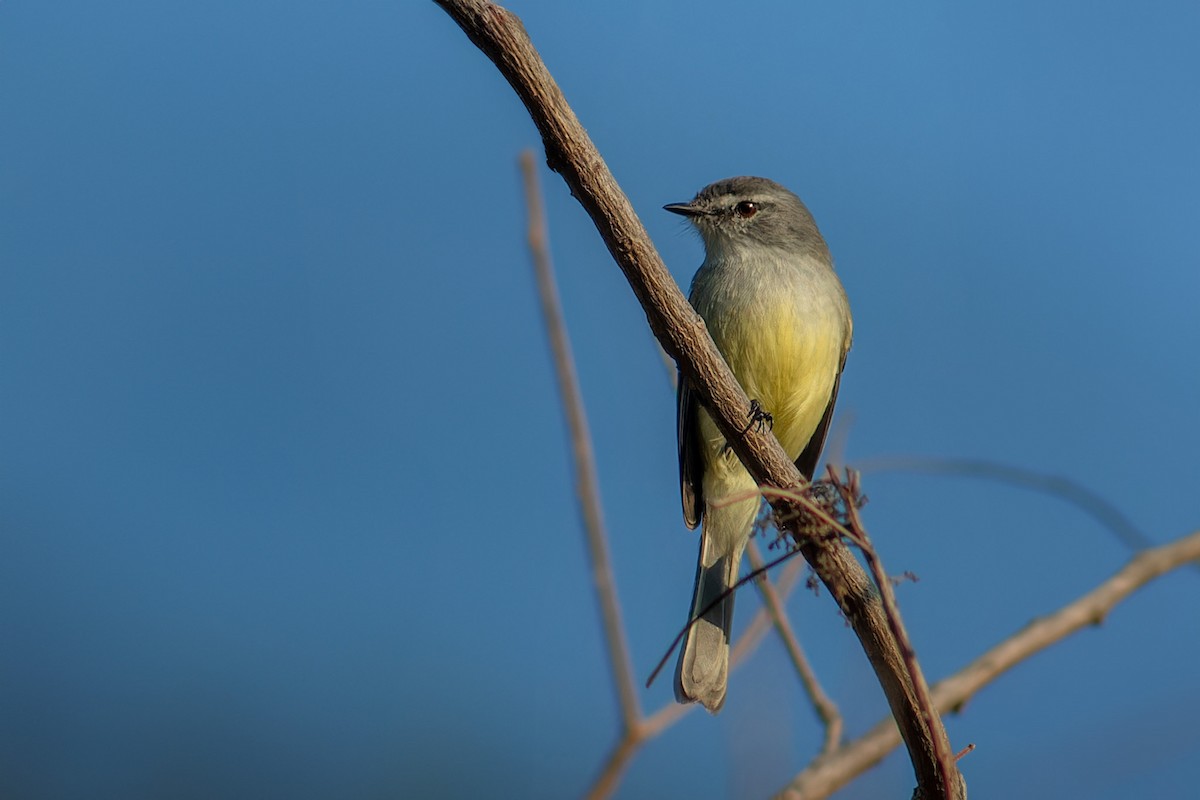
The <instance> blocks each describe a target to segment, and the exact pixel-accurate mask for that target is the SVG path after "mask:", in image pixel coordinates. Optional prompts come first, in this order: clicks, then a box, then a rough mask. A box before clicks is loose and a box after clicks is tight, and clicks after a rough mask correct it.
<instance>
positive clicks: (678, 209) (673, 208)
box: [663, 203, 708, 217]
mask: <svg viewBox="0 0 1200 800" xmlns="http://www.w3.org/2000/svg"><path fill="white" fill-rule="evenodd" d="M663 209H665V210H666V211H670V212H671V213H672V214H679V215H681V216H684V217H702V216H704V215H705V214H707V213H708V212H707V211H705V210H704V209H702V208H697V207H696V206H694V205H693V204H691V203H667V204H666V205H665V206H663Z"/></svg>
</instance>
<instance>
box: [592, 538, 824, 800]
mask: <svg viewBox="0 0 1200 800" xmlns="http://www.w3.org/2000/svg"><path fill="white" fill-rule="evenodd" d="M803 568H804V563H803V562H802V561H800V559H792V560H791V561H788V562H787V563H786V565H785V566H784V568H783V570H782V571H781V572H780V574H779V580H778V581H777V582H776V584H775V586H776V590H777V591H778V593H779V596H780V597H782V598H785V599H786V598H787V596H788V595H789V594H791V592H792V590H793V589H794V588H795V587H796V583H797V578H798V577H799V576H800V573H801V571H802V570H803ZM770 628H771V615H770V614H769V613H768V612H767V609H766V608H765V607H764V608H760V609H759V610H758V612H757V613H756V614H755V615H754V618H753V619H752V620H751V621H750V624H749V625H747V626H746V629H745V631H743V632H742V634H741V635H740V636H739V637H738V638H737V640H736V641H735V642H734V643H733V648H732V650H731V652H730V655H729V671H730V672H731V673H732V672H734V671H735V670H737V669H738V668H739V667H741V666H742V664H744V663H745V661H746V659H747V658H749V657H750V654H751V653H753V652H754V650H755V648H757V647H758V645H759V644H761V643H762V640H763V637H764V636H765V635H766V633H767V631H768V630H770ZM696 708H697V706H696V705H694V704H691V705H681V704H679V703H674V702H672V703H667V704H666V705H664V706H663V707H662V708H660V709H658V710H657V711H655V712H654V713H652V714H650V715H649V716H647V717H645V718H644V719H643V720H642V722H641V724H639V725H638V726H637V727H636V728H634V729H632V730H626V731H625V733H624V734H623V735H622V736H621V738H620V740H619V741H618V742H617V743H616V744H615V745H614V746H613V749H612V751H611V752H610V753H609V755H608V757H607V758H606V759H605V760H604V764H603V765H602V766H601V768H600V772H599V774H598V775H597V777H596V780H595V782H594V783H593V784H592V786H591V787H590V788H589V789H588V792H587V794H586V795H585V797H586V798H587V799H588V800H603V799H604V798H606V797H608V796H609V795H610V794H612V792H613V791H614V790H615V789H616V788H617V784H618V782H619V780H620V777H621V775H623V774H624V772H625V769H626V768H627V767H628V766H629V762H630V761H632V760H633V757H634V756H635V755H636V754H637V751H638V750H639V749H640V748H641V746H642V745H643V744H645V743H646V742H647V741H648V740H650V739H653V738H654V737H655V736H658V735H659V734H661V733H662V732H663V731H665V730H666V729H667V728H669V727H671V726H672V725H674V724H675V723H676V722H678V721H679V720H680V719H682V718H683V717H684V716H685V715H686V714H688V713H690V712H692V711H694V710H696Z"/></svg>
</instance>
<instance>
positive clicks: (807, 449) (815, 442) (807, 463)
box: [796, 356, 846, 481]
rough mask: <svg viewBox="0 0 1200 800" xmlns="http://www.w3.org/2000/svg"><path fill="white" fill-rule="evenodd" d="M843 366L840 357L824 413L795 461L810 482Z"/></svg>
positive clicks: (826, 432)
mask: <svg viewBox="0 0 1200 800" xmlns="http://www.w3.org/2000/svg"><path fill="white" fill-rule="evenodd" d="M844 366H846V357H845V356H842V363H841V365H840V366H839V367H838V374H837V377H835V378H834V379H833V391H831V392H830V393H829V405H827V406H825V413H824V414H822V415H821V421H820V423H818V424H817V429H816V430H815V431H813V435H812V438H811V439H809V440H808V444H806V445H805V446H804V450H803V451H802V452H801V453H800V457H799V458H797V459H796V469H798V470H800V474H801V475H803V476H804V477H805V478H807V479H808V480H810V481H811V480H812V478H813V472H815V471H816V469H817V462H818V461H819V460H820V459H821V448H822V447H824V446H825V437H826V436H827V435H829V421H830V420H831V419H833V407H834V405H835V404H836V403H837V396H838V385H839V384H840V383H841V382H842V367H844Z"/></svg>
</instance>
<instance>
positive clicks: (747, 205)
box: [733, 200, 758, 219]
mask: <svg viewBox="0 0 1200 800" xmlns="http://www.w3.org/2000/svg"><path fill="white" fill-rule="evenodd" d="M733 211H734V213H735V214H737V215H738V216H739V217H741V218H742V219H750V218H751V217H753V216H754V215H755V214H757V213H758V203H752V202H750V201H749V200H743V201H742V202H740V203H738V204H737V205H736V206H734V207H733Z"/></svg>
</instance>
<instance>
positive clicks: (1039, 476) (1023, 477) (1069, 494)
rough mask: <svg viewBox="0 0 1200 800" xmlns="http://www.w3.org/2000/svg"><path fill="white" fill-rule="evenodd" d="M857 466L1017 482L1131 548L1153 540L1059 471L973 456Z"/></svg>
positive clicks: (881, 460) (909, 458)
mask: <svg viewBox="0 0 1200 800" xmlns="http://www.w3.org/2000/svg"><path fill="white" fill-rule="evenodd" d="M856 466H857V467H858V471H859V472H861V473H863V474H864V475H865V474H868V473H871V472H925V473H929V474H933V475H952V476H958V477H964V478H983V479H985V480H993V481H999V482H1000V483H1007V484H1010V485H1012V486H1020V487H1022V488H1025V489H1030V490H1032V491H1035V492H1041V493H1042V494H1048V495H1050V496H1051V497H1057V498H1058V499H1060V500H1064V501H1066V502H1068V503H1070V504H1072V505H1073V506H1075V507H1076V508H1078V509H1080V510H1081V511H1083V512H1084V513H1086V514H1088V515H1089V516H1091V517H1092V518H1093V519H1095V520H1096V521H1097V522H1099V523H1100V524H1101V525H1103V526H1104V527H1106V528H1108V529H1109V530H1110V531H1112V534H1113V536H1115V537H1116V538H1117V539H1118V540H1120V541H1121V542H1122V543H1124V544H1125V546H1126V547H1128V548H1129V549H1131V550H1134V551H1138V550H1143V549H1145V548H1147V547H1151V546H1153V544H1154V542H1152V541H1151V540H1150V537H1148V536H1146V534H1144V533H1142V531H1141V530H1139V529H1138V527H1137V526H1136V525H1134V524H1133V522H1132V521H1131V520H1130V519H1129V517H1127V516H1126V515H1125V514H1124V512H1122V511H1121V509H1119V508H1117V507H1116V506H1115V505H1113V504H1112V503H1110V502H1109V501H1108V500H1107V499H1105V498H1104V497H1103V496H1101V495H1099V494H1097V493H1096V492H1093V491H1092V490H1091V489H1088V488H1087V487H1086V486H1083V485H1081V484H1079V483H1078V482H1076V481H1073V480H1071V479H1070V478H1066V477H1063V476H1061V475H1053V474H1049V473H1044V472H1037V471H1035V470H1032V469H1026V468H1025V467H1016V466H1012V465H1010V464H999V463H996V462H993V461H983V460H981V459H973V458H926V457H923V456H894V457H879V458H872V459H868V460H867V461H864V462H861V463H857V464H856Z"/></svg>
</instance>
